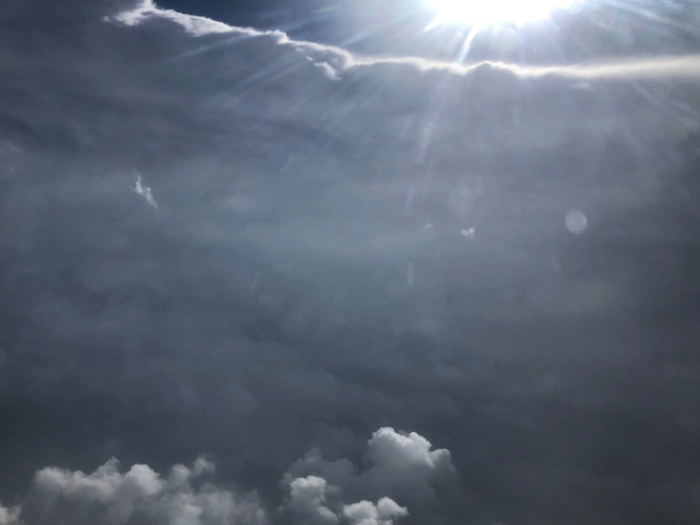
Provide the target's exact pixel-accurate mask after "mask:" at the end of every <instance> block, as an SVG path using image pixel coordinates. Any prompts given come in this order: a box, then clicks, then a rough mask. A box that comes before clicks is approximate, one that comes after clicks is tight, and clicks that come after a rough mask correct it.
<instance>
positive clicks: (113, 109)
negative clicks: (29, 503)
mask: <svg viewBox="0 0 700 525" xmlns="http://www.w3.org/2000/svg"><path fill="white" fill-rule="evenodd" d="M10 4H12V6H10ZM140 6H141V7H139V8H138V10H137V11H134V9H135V4H134V3H130V2H88V1H76V2H69V1H57V2H47V1H39V0H28V1H26V2H4V3H2V5H1V6H0V10H2V16H0V42H2V44H3V45H2V46H1V48H2V49H3V56H2V60H1V61H0V72H1V74H2V78H3V79H6V80H7V82H3V83H2V85H1V86H0V100H1V101H2V104H1V106H2V111H1V112H0V161H1V162H0V224H1V225H2V227H1V228H0V328H1V330H0V332H1V334H0V337H1V339H0V346H1V347H2V351H1V352H0V355H2V356H3V358H2V364H1V366H2V370H1V372H0V373H1V374H2V377H1V379H0V382H1V384H2V389H3V400H2V403H1V404H0V417H2V420H3V425H4V426H6V427H7V428H9V429H12V430H11V431H10V432H8V433H6V434H4V435H3V447H6V451H7V453H4V454H0V471H2V472H3V476H2V479H0V494H1V495H2V497H3V498H4V501H13V500H12V495H13V494H15V493H16V492H17V491H18V490H19V491H21V490H22V489H21V487H23V486H28V485H30V484H31V483H32V475H33V473H34V472H36V471H40V472H43V475H42V476H43V477H37V478H35V481H34V485H33V489H32V497H33V498H36V500H35V501H37V502H46V504H47V505H48V507H47V508H50V509H52V510H51V512H52V513H53V514H52V516H57V517H56V520H58V519H63V520H64V522H66V523H72V524H75V523H80V521H79V520H83V522H86V520H87V522H89V520H90V519H92V518H93V517H94V516H95V515H100V516H107V515H108V514H109V517H110V518H109V519H112V520H114V521H115V522H119V520H122V521H123V520H124V519H126V518H125V516H129V519H131V520H132V521H135V522H138V520H141V522H143V523H149V520H151V521H150V522H153V523H167V522H168V521H167V520H168V519H171V518H170V516H171V512H172V513H175V514H177V515H181V516H183V519H185V517H188V516H189V519H191V521H195V522H196V520H197V519H198V520H199V521H200V522H202V523H209V522H213V523H216V521H212V520H216V519H219V518H218V517H214V516H224V515H227V516H228V515H231V512H233V514H234V515H237V514H236V513H238V512H244V509H249V511H250V512H249V514H246V515H247V516H249V517H248V518H245V520H248V521H251V522H253V523H254V522H255V520H256V519H258V518H257V517H256V516H258V514H257V512H258V510H259V509H260V507H259V506H258V504H257V503H256V499H255V498H254V497H252V496H251V497H250V498H248V496H247V495H246V494H248V493H247V492H245V491H243V492H236V493H233V492H232V491H230V490H229V489H228V488H226V487H228V485H226V483H224V482H225V481H230V480H236V481H237V482H238V483H240V485H241V486H243V487H248V488H250V487H257V488H258V490H259V491H260V494H263V495H264V496H265V501H267V502H269V508H273V509H274V508H278V507H279V506H280V505H283V504H284V502H285V501H286V502H288V507H286V508H287V511H289V512H292V508H296V509H297V510H296V511H298V512H301V513H303V512H308V513H311V514H313V515H314V516H315V518H314V519H319V520H323V519H326V520H330V521H332V520H333V519H334V518H333V516H335V519H337V520H338V523H342V522H344V521H345V522H346V521H348V520H349V519H350V516H347V515H346V514H345V513H344V508H345V507H350V508H351V509H354V510H353V512H355V511H357V512H360V511H363V512H364V514H362V516H363V518H362V519H375V520H384V521H386V520H398V518H400V516H398V515H397V514H393V515H391V516H390V515H388V514H381V512H380V507H381V505H380V502H381V501H383V498H391V500H392V501H394V502H395V503H396V505H397V506H399V507H402V508H406V509H407V511H409V512H410V517H407V518H406V520H405V521H406V522H409V521H410V520H416V521H417V522H421V523H423V522H424V523H431V524H439V523H449V524H452V523H463V522H467V521H474V522H483V523H490V522H493V521H504V522H512V523H515V522H516V521H517V519H510V518H511V517H512V516H513V515H517V513H518V512H519V510H520V509H522V508H524V507H527V508H530V509H531V512H532V521H533V522H538V521H537V520H538V518H539V517H541V516H542V515H543V514H541V512H545V510H546V509H547V508H548V505H550V504H551V503H552V499H553V498H554V496H552V494H554V490H553V488H554V487H558V488H559V489H558V490H560V492H559V493H558V494H561V497H557V498H556V505H554V507H555V510H556V512H555V513H554V514H556V518H557V520H558V521H566V519H564V518H567V517H569V516H571V515H572V513H571V512H569V511H570V510H571V508H573V507H576V508H587V509H590V514H591V515H590V516H589V517H590V518H591V519H590V521H596V520H598V521H599V522H604V520H605V519H608V521H610V519H612V518H611V516H613V517H618V516H621V517H620V518H619V520H616V522H617V523H623V522H626V523H637V522H638V521H639V520H638V519H637V517H636V516H634V515H633V513H631V512H630V510H629V509H630V508H633V505H624V504H623V503H620V502H621V501H623V500H622V499H620V500H619V501H613V500H612V499H614V498H612V496H611V498H612V499H611V500H610V501H608V500H605V504H601V503H600V502H601V501H603V500H604V499H605V498H604V495H605V494H607V492H606V491H605V490H599V489H600V487H607V486H611V487H625V488H624V490H622V489H620V491H619V492H616V493H615V494H616V495H620V494H622V495H626V494H631V496H629V500H625V501H633V500H634V497H638V498H641V500H644V501H648V502H649V507H650V508H652V507H653V508H654V509H656V510H655V512H657V513H658V516H659V520H658V521H659V522H671V521H673V520H674V517H673V516H670V514H668V513H664V509H668V508H670V507H669V506H668V505H666V504H665V499H664V497H665V496H663V495H664V494H667V493H672V494H674V495H678V496H674V498H677V499H674V501H678V504H677V505H674V506H673V507H674V508H677V509H678V514H679V515H680V514H682V515H683V516H691V515H692V512H693V511H692V509H693V508H694V507H693V505H694V503H693V502H692V501H690V500H691V498H690V497H688V498H686V499H683V496H682V495H683V494H685V493H689V492H687V491H684V489H685V488H687V487H690V486H693V485H694V484H695V483H696V480H695V478H694V476H695V474H694V473H693V472H691V471H690V470H688V469H687V465H690V464H692V462H691V461H689V460H687V458H692V457H696V456H697V453H698V448H697V447H698V445H697V443H698V441H697V440H696V439H694V437H693V436H696V434H697V428H696V427H697V425H696V424H695V423H694V421H696V420H697V418H696V417H694V415H695V414H696V413H697V412H698V407H697V406H696V404H694V402H693V401H692V400H694V399H695V398H696V397H697V396H695V395H694V393H695V390H696V385H697V384H698V377H699V373H698V368H697V367H696V366H695V365H694V363H695V357H694V355H693V352H692V351H691V349H693V348H695V346H696V345H694V343H695V341H696V340H697V337H698V331H697V329H696V328H695V327H697V326H700V325H699V324H698V323H697V322H696V321H697V319H696V318H695V316H696V314H695V313H693V312H694V310H693V308H691V307H692V305H693V304H695V303H696V302H697V301H696V299H697V298H696V293H697V289H698V282H697V275H696V274H697V271H696V267H697V264H695V261H696V259H697V250H696V244H697V243H696V238H697V234H696V233H697V232H696V231H695V230H696V225H697V220H698V217H699V215H698V211H697V206H696V203H697V200H698V191H699V190H700V187H698V185H697V180H696V176H695V175H696V169H695V166H697V164H698V152H699V151H700V150H699V149H698V148H699V146H698V135H697V133H698V129H699V127H698V126H699V123H700V114H699V113H698V108H700V100H699V99H698V93H700V90H698V86H697V84H698V82H697V74H696V72H697V71H700V68H696V67H695V64H696V61H697V58H696V57H675V58H673V59H669V60H661V59H658V60H651V59H647V58H644V59H640V60H634V61H630V62H625V63H622V62H617V63H606V64H575V63H574V64H571V65H567V66H562V67H555V68H552V67H548V68H545V67H532V66H517V65H507V64H496V63H481V64H474V65H470V66H455V65H449V64H444V63H437V62H430V61H426V60H416V59H376V58H366V57H365V58H363V57H358V56H354V55H352V54H350V53H348V52H346V51H344V50H341V49H336V48H332V47H328V46H322V45H317V44H311V43H308V42H298V41H294V40H292V39H290V38H288V37H287V36H286V35H284V34H283V33H281V32H260V31H255V30H250V29H241V28H233V27H231V28H229V27H228V26H226V27H223V26H221V25H217V24H214V23H210V22H209V21H205V20H200V19H194V18H191V17H188V16H186V15H179V14H177V15H176V14H173V13H171V12H166V11H163V10H161V9H159V8H158V7H156V6H153V5H152V4H140ZM119 13H122V18H121V19H119V18H114V17H115V16H118V14H119ZM124 13H131V15H129V16H131V18H129V16H127V15H125V14H124ZM58 14H60V15H61V16H60V17H59V16H58ZM105 16H107V17H111V18H110V19H109V21H104V20H103V17H105ZM195 35H197V36H195ZM132 169H133V170H135V171H134V173H135V175H134V177H135V180H130V179H129V175H125V174H128V173H130V170H132ZM138 174H143V178H139V175H138ZM127 185H128V186H130V187H131V188H132V189H133V191H135V192H136V193H137V194H138V196H139V197H141V198H143V199H145V202H146V203H147V204H149V205H150V206H153V207H155V206H156V205H157V204H158V205H160V206H159V212H158V213H151V211H152V210H150V208H149V207H148V206H146V205H145V204H144V202H143V201H141V198H139V197H136V196H135V195H134V194H132V193H131V191H129V190H127V189H126V188H127ZM151 188H152V189H151ZM156 197H157V202H156ZM407 203H408V204H407ZM571 210H582V211H583V212H585V215H586V226H587V227H586V232H585V235H578V236H574V235H571V233H570V232H569V231H568V230H567V228H566V226H567V224H566V216H567V214H568V213H569V212H570V211H571ZM427 225H430V227H428V226H427ZM470 231H472V232H478V234H477V235H474V236H473V237H474V238H473V239H470V242H465V239H464V238H462V237H461V236H460V232H467V233H469V232H470ZM463 235H465V236H466V237H468V236H467V235H466V234H464V233H463ZM472 241H473V242H472ZM407 268H411V272H410V274H411V279H410V283H411V284H412V286H409V285H408V282H407V281H408V280H407ZM662 347H663V348H664V352H660V351H659V348H662ZM630 363H634V366H631V365H630ZM392 427H393V428H395V429H398V428H408V429H415V430H416V433H415V434H402V433H400V432H398V431H395V430H391V428H392ZM377 428H381V429H382V430H380V431H378V432H376V433H375V434H374V435H373V437H372V439H371V440H370V441H369V442H367V436H368V435H369V433H370V432H371V431H372V430H375V429H377ZM581 429H586V431H585V432H582V431H581ZM422 436H425V437H422ZM427 437H429V438H430V439H429V440H428V439H427ZM49 441H50V442H51V443H52V444H54V443H55V446H53V445H52V446H51V447H48V446H46V443H47V442H49ZM430 441H432V442H433V443H435V444H436V447H435V448H434V447H433V446H432V445H431V443H430ZM438 444H439V446H437V445H438ZM314 448H315V450H313V449H314ZM309 449H312V452H309V453H308V454H307V455H306V456H305V457H303V458H302V459H301V460H299V461H298V462H297V463H296V464H294V465H293V466H292V467H291V468H290V467H289V465H291V464H293V463H294V461H295V460H296V459H297V458H299V457H300V456H301V455H302V454H303V453H304V451H307V450H309ZM445 449H449V451H450V452H449V453H448V452H447V450H445ZM3 450H5V448H4V449H3ZM201 450H210V451H212V452H213V453H214V454H216V457H219V458H225V460H224V461H223V462H222V463H221V464H220V465H219V469H218V473H217V475H216V479H217V480H219V479H220V480H222V481H221V483H218V484H216V485H213V484H209V485H207V483H206V480H207V479H209V478H206V477H205V470H206V468H205V467H204V466H201V467H200V468H199V470H198V469H197V467H188V472H189V473H183V472H184V471H182V470H181V469H180V468H179V467H178V468H175V469H173V471H172V472H175V471H176V472H175V474H172V472H171V473H170V474H164V475H159V474H158V473H157V469H162V468H163V465H172V464H173V463H176V462H178V461H180V458H182V457H194V456H195V455H196V454H197V453H198V452H199V451H201ZM669 451H674V453H673V454H671V453H670V452H669ZM675 451H680V452H678V453H677V452H675ZM113 455H114V456H117V457H120V458H126V459H128V460H130V463H129V464H131V463H133V462H135V461H136V460H135V459H134V458H138V461H141V462H143V463H145V464H148V465H152V466H158V467H157V469H156V467H146V466H145V465H144V466H142V467H139V468H136V467H133V468H128V469H126V471H123V470H122V469H120V468H118V466H117V465H116V464H111V463H108V464H107V465H105V466H103V467H102V468H101V469H98V471H95V472H93V473H92V474H79V473H78V472H77V471H75V470H61V469H43V467H44V466H45V465H56V464H58V465H66V466H70V467H71V468H72V469H76V468H78V466H81V465H83V466H84V465H91V466H94V465H98V464H100V463H101V462H103V461H104V459H105V458H109V457H111V456H113ZM96 458H97V459H96ZM91 468H93V467H91ZM580 470H586V471H587V472H586V474H587V476H588V477H586V478H585V479H586V480H587V481H586V483H572V482H571V480H572V479H575V478H576V475H575V474H574V473H576V472H579V471H580ZM455 471H459V472H462V473H465V479H459V478H458V477H457V476H456V474H455ZM177 472H180V474H177ZM284 472H288V473H289V475H288V476H287V477H286V478H285V482H284V484H283V485H282V486H278V480H279V478H280V477H281V475H282V473H284ZM467 474H468V475H467ZM672 474H673V475H672ZM177 476H180V477H179V478H178V477H177ZM175 478H177V479H184V478H186V479H187V482H186V483H182V484H180V485H177V486H176V485H175V481H174V479H175ZM611 479H613V480H614V479H622V480H624V482H620V483H611V481H610V480H611ZM297 480H301V481H297ZM293 483H296V485H294V490H292V484H293ZM643 484H647V485H649V487H646V486H644V487H642V486H641V485H643ZM18 487H19V488H18ZM178 487H179V488H178ZM455 487H456V488H455ZM592 487H593V488H596V487H597V488H596V489H595V490H594V489H593V488H592ZM635 487H636V488H635ZM613 492H614V491H610V494H611V495H612V494H613ZM52 495H54V496H56V497H55V499H52V498H53V497H54V496H52ZM293 502H296V503H293ZM358 502H359V503H362V502H367V503H362V504H361V506H360V507H355V506H354V505H356V504H358ZM533 502H536V503H533ZM539 502H542V503H541V504H540V503H539ZM567 502H569V503H570V502H576V504H575V505H574V503H571V505H572V506H569V503H567ZM52 505H53V506H52ZM33 508H34V509H35V510H33V511H32V512H34V514H31V513H30V511H29V510H28V509H27V510H26V512H25V514H27V516H26V517H24V518H23V519H25V520H26V521H28V522H29V520H31V519H36V520H39V521H38V522H37V523H42V521H41V520H44V521H43V523H47V522H50V520H49V518H48V517H47V516H46V515H43V514H41V513H40V509H41V508H42V507H41V506H40V505H37V506H36V507H33ZM227 509H228V510H227ZM231 509H232V510H231ZM322 509H326V510H325V511H324V510H322ZM372 509H375V510H372ZM543 509H545V510H543ZM296 511H295V512H296ZM7 512H9V511H7V510H6V513H7ZM47 512H48V511H47ZM245 512H248V510H246V511H245ZM666 512H668V511H666ZM375 514H376V517H375ZM32 516H34V517H32ZM353 516H359V514H353ZM173 519H174V518H173ZM222 519H223V518H222ZM309 519H310V518H309ZM358 519H359V518H358ZM47 520H49V521H47ZM70 520H77V521H70ZM206 520H209V521H206ZM29 523H31V522H29ZM91 523H94V521H93V522H91ZM52 525H53V524H52ZM130 525H131V524H130Z"/></svg>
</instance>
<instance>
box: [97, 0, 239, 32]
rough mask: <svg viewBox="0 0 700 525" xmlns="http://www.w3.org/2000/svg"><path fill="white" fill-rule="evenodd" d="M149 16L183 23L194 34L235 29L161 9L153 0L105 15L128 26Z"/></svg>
mask: <svg viewBox="0 0 700 525" xmlns="http://www.w3.org/2000/svg"><path fill="white" fill-rule="evenodd" d="M149 17H160V18H164V19H167V20H171V21H173V22H175V23H176V24H179V25H181V26H182V27H183V28H184V29H185V30H186V31H187V32H188V33H189V34H191V35H192V36H202V35H210V34H216V33H228V32H230V31H232V30H233V29H232V28H231V26H228V25H226V24H223V23H221V22H217V21H215V20H211V19H209V18H205V17H201V16H192V15H185V14H182V13H178V12H177V11H173V10H172V9H159V8H158V7H156V5H155V3H154V2H153V0H142V2H141V4H139V5H138V6H136V7H135V8H134V9H132V10H127V11H123V12H121V13H119V14H117V15H115V16H112V17H105V21H115V22H119V23H122V24H124V25H126V26H134V25H136V24H140V23H142V22H144V21H145V20H148V18H149Z"/></svg>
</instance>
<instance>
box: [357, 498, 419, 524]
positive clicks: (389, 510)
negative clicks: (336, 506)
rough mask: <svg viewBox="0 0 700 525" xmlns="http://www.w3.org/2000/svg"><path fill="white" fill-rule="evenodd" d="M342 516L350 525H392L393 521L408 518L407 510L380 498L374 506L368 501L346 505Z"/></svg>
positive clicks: (393, 502)
mask: <svg viewBox="0 0 700 525" xmlns="http://www.w3.org/2000/svg"><path fill="white" fill-rule="evenodd" d="M343 515H344V516H345V517H346V518H348V520H350V523H351V525H392V524H393V523H394V520H396V519H398V518H401V517H404V516H408V510H406V508H404V507H400V506H399V505H397V504H396V502H395V501H393V500H392V499H390V498H382V499H380V500H379V501H378V502H377V504H376V505H375V504H373V503H372V502H370V501H361V502H359V503H353V504H352V505H346V506H345V507H343Z"/></svg>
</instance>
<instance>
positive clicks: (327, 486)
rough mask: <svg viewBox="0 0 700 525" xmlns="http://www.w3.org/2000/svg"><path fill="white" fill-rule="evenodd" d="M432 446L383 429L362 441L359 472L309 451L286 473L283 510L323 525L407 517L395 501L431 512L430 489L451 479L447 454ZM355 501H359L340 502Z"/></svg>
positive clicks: (373, 523)
mask: <svg viewBox="0 0 700 525" xmlns="http://www.w3.org/2000/svg"><path fill="white" fill-rule="evenodd" d="M431 448H432V447H431V444H430V442H429V441H428V440H427V439H425V438H424V437H423V436H420V435H418V434H416V433H415V432H412V433H410V434H401V433H399V432H396V431H395V430H394V429H393V428H389V427H384V428H381V429H379V430H378V431H376V432H374V434H373V435H372V438H371V439H370V440H369V441H368V443H367V459H368V461H369V462H370V463H369V465H368V468H366V469H364V470H361V469H359V468H358V467H357V466H355V465H354V464H353V463H352V462H351V461H349V460H348V459H346V458H341V459H337V460H334V461H326V460H324V459H323V457H322V455H321V452H320V451H319V450H317V449H316V450H311V451H310V452H309V453H307V454H306V455H305V456H304V457H303V458H302V459H300V460H299V461H297V462H296V463H294V465H293V466H292V468H291V469H290V470H289V472H288V473H287V474H286V475H285V478H284V480H285V483H286V484H287V485H288V486H289V491H290V499H289V502H288V503H287V507H288V508H289V509H291V510H293V511H296V512H297V513H298V514H299V513H301V512H302V511H303V512H304V513H306V514H308V515H313V516H317V517H318V519H320V520H321V522H323V523H326V522H327V523H335V522H336V521H337V519H338V518H337V516H336V512H337V514H339V515H342V516H345V517H346V518H348V519H349V520H350V521H351V522H352V523H353V524H358V525H359V524H361V525H391V523H393V520H395V519H398V518H400V517H402V516H405V515H407V514H408V509H406V508H404V507H401V506H400V505H398V504H397V503H396V502H395V501H394V499H397V500H399V501H401V502H404V504H405V505H406V506H407V507H409V508H410V509H411V510H413V509H416V510H418V513H419V514H420V513H421V512H423V513H426V512H429V511H430V510H431V507H432V510H433V511H434V510H435V508H437V507H438V506H439V502H438V500H437V498H436V494H435V490H434V489H435V486H436V485H439V484H440V482H454V481H456V478H455V477H454V466H453V465H452V461H451V458H450V453H449V451H447V450H444V449H438V450H431ZM389 496H390V497H389ZM356 498H357V499H360V498H362V501H361V502H359V503H354V504H349V505H348V504H343V503H340V501H341V500H344V501H348V500H349V501H352V500H353V499H356ZM392 498H394V499H392ZM370 499H371V501H378V503H377V504H376V505H375V504H374V503H372V502H371V501H370ZM341 508H342V510H341ZM332 509H337V511H334V510H332ZM425 517H426V516H425V514H424V515H423V518H425ZM433 519H435V516H433Z"/></svg>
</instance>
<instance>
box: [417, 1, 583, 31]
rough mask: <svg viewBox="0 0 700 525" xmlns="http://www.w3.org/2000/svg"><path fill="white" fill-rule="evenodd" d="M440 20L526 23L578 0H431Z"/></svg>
mask: <svg viewBox="0 0 700 525" xmlns="http://www.w3.org/2000/svg"><path fill="white" fill-rule="evenodd" d="M428 3H429V5H430V6H431V7H432V8H433V9H434V10H435V11H436V14H437V19H438V20H439V22H438V23H450V22H453V23H464V24H468V25H472V26H473V25H478V26H482V27H483V26H487V25H491V24H505V23H514V24H525V23H527V22H533V21H536V20H542V19H544V18H547V17H548V16H549V14H550V13H551V12H552V11H555V10H557V9H570V8H572V6H574V4H576V3H577V0H428Z"/></svg>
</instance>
